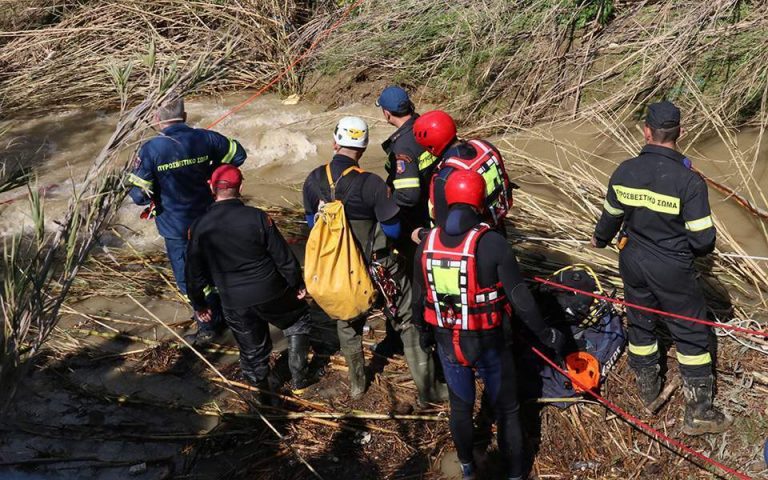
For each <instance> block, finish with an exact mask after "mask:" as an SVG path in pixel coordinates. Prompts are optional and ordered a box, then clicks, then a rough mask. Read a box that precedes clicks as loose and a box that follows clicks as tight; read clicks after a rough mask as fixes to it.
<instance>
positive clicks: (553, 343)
mask: <svg viewBox="0 0 768 480" xmlns="http://www.w3.org/2000/svg"><path fill="white" fill-rule="evenodd" d="M539 340H541V343H543V344H544V346H546V347H547V348H550V349H552V351H553V352H555V355H557V357H562V354H563V347H564V346H565V335H563V333H562V332H561V331H560V330H558V329H556V328H552V327H549V328H546V329H544V332H543V333H542V335H541V336H540V337H539Z"/></svg>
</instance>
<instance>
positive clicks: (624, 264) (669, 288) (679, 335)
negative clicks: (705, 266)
mask: <svg viewBox="0 0 768 480" xmlns="http://www.w3.org/2000/svg"><path fill="white" fill-rule="evenodd" d="M619 270H620V272H621V278H622V280H623V281H624V289H625V297H626V300H627V301H628V302H630V303H635V304H638V305H642V306H644V307H650V308H654V309H657V310H662V311H665V312H669V313H675V314H678V315H685V316H688V317H693V318H700V319H702V320H706V319H707V305H706V301H705V299H704V294H703V292H702V290H701V287H700V285H699V281H698V275H697V273H696V270H695V269H694V267H693V264H692V262H690V261H683V260H675V259H666V258H660V257H658V256H656V255H654V254H653V253H651V252H648V251H646V250H645V249H643V248H642V247H640V246H637V245H633V244H632V243H631V241H630V244H629V245H627V247H626V248H624V249H623V250H622V251H621V254H620V256H619ZM627 318H628V320H629V331H628V336H629V349H628V350H629V362H630V365H631V366H633V367H635V368H638V367H640V368H642V367H646V366H651V365H655V364H656V363H657V362H658V361H659V348H658V340H657V338H656V333H655V332H654V329H655V327H656V322H657V321H658V320H660V318H659V316H658V315H655V314H652V313H647V312H643V311H640V310H637V309H634V308H627ZM663 320H664V321H665V323H666V324H667V326H668V327H669V331H670V333H671V334H672V338H673V339H674V340H675V345H676V347H677V360H678V363H679V364H680V372H681V374H682V375H684V376H687V377H702V376H707V375H710V374H711V372H712V357H711V354H710V348H709V347H710V345H709V342H710V338H711V336H710V328H709V327H708V326H706V325H702V324H698V323H693V322H689V321H686V320H677V319H674V318H669V317H667V318H664V319H663Z"/></svg>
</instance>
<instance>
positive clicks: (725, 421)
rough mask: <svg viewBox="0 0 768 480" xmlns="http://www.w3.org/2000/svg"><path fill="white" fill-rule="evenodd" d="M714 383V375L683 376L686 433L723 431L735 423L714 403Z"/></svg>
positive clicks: (700, 433) (698, 433) (684, 428)
mask: <svg viewBox="0 0 768 480" xmlns="http://www.w3.org/2000/svg"><path fill="white" fill-rule="evenodd" d="M714 384H715V379H714V377H713V376H712V375H709V376H706V377H690V378H687V377H683V392H684V393H685V424H684V426H683V433H684V434H686V435H703V434H705V433H722V432H724V431H725V430H727V429H728V427H730V426H731V424H732V423H733V419H732V418H731V417H730V416H728V415H726V414H724V413H723V412H721V411H720V410H718V409H717V408H715V407H714V406H713V405H712V400H713V398H714Z"/></svg>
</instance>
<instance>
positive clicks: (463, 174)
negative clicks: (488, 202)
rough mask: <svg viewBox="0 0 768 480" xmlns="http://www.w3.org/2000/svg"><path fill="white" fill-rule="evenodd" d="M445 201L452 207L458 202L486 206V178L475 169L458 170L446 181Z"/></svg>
mask: <svg viewBox="0 0 768 480" xmlns="http://www.w3.org/2000/svg"><path fill="white" fill-rule="evenodd" d="M445 202H446V203H447V204H448V206H449V207H450V206H451V205H454V204H457V203H464V204H467V205H472V206H473V207H475V208H476V209H478V210H483V209H484V208H485V179H484V178H483V176H482V175H480V174H479V173H477V172H476V171H474V170H456V171H454V172H451V174H450V175H448V180H446V182H445Z"/></svg>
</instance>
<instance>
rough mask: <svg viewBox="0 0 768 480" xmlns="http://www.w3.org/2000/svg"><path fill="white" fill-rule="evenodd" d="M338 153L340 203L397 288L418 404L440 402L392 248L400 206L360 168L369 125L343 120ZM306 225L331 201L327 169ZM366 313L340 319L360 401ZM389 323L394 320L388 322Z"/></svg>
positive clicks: (313, 192) (365, 250)
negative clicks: (324, 203)
mask: <svg viewBox="0 0 768 480" xmlns="http://www.w3.org/2000/svg"><path fill="white" fill-rule="evenodd" d="M333 139H334V147H333V148H334V151H335V153H336V154H335V155H334V157H333V159H332V160H331V162H330V172H331V176H332V181H333V183H334V184H335V194H336V199H338V200H340V201H341V202H342V204H343V205H344V212H345V215H346V217H347V220H348V221H349V223H350V228H351V229H352V232H353V234H354V237H355V239H356V240H357V242H358V246H359V247H360V251H361V252H362V254H363V256H364V258H365V259H366V260H367V261H377V262H379V263H381V264H382V266H383V267H384V268H385V269H386V270H387V271H388V272H389V275H390V276H391V278H392V279H393V280H395V282H396V283H397V285H398V288H399V290H400V294H399V295H398V297H397V300H396V307H397V311H398V312H399V313H398V318H397V320H398V321H397V324H396V325H393V327H394V329H395V330H397V331H398V332H399V334H400V338H401V339H402V341H403V345H404V351H405V359H406V362H407V363H408V367H409V369H410V371H411V375H412V376H413V379H414V382H415V383H416V387H417V388H418V391H419V403H422V404H424V403H428V402H434V401H439V400H440V398H439V392H438V393H436V392H435V379H434V362H433V360H432V358H431V357H430V356H429V355H427V354H426V353H424V352H423V351H422V350H421V349H420V348H419V333H418V331H417V330H416V329H415V328H414V327H413V325H412V323H411V318H410V304H411V301H412V297H411V285H410V281H409V278H407V276H406V275H405V271H404V269H403V266H402V262H399V261H398V259H397V258H396V255H395V254H394V252H393V251H392V249H391V248H390V247H389V245H388V241H387V239H390V241H391V240H394V239H397V238H398V237H399V236H400V231H401V228H400V220H399V219H398V212H399V210H400V209H399V208H398V206H397V203H396V202H395V200H394V199H393V198H391V197H390V195H389V193H388V191H387V185H386V184H385V183H384V181H383V180H382V179H381V178H380V177H379V176H377V175H375V174H373V173H370V172H364V171H362V170H360V169H359V167H358V165H359V161H360V158H361V157H362V156H363V154H364V153H365V149H366V148H367V146H368V125H367V124H366V123H365V122H364V121H363V120H362V119H360V118H357V117H345V118H342V119H341V120H339V123H338V125H337V126H336V130H335V131H334V134H333ZM303 194H304V210H305V213H306V218H307V223H308V224H309V226H310V227H312V226H313V225H314V221H315V214H316V213H317V212H318V209H319V206H320V204H321V202H329V201H331V191H330V183H329V178H328V175H327V174H326V168H325V166H320V167H318V168H316V169H315V170H313V171H312V172H311V173H310V174H309V176H308V177H307V180H306V182H305V183H304V188H303ZM365 321H366V315H362V316H360V317H358V318H353V319H349V320H348V321H343V320H341V321H339V322H338V324H337V326H338V333H339V341H340V343H341V351H342V353H343V354H344V358H345V360H346V361H347V366H348V367H349V383H350V395H351V397H352V399H359V398H361V397H362V395H363V394H364V393H365V388H366V378H365V358H364V356H363V337H362V335H363V326H364V325H365ZM387 321H392V320H391V319H388V320H387Z"/></svg>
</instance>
